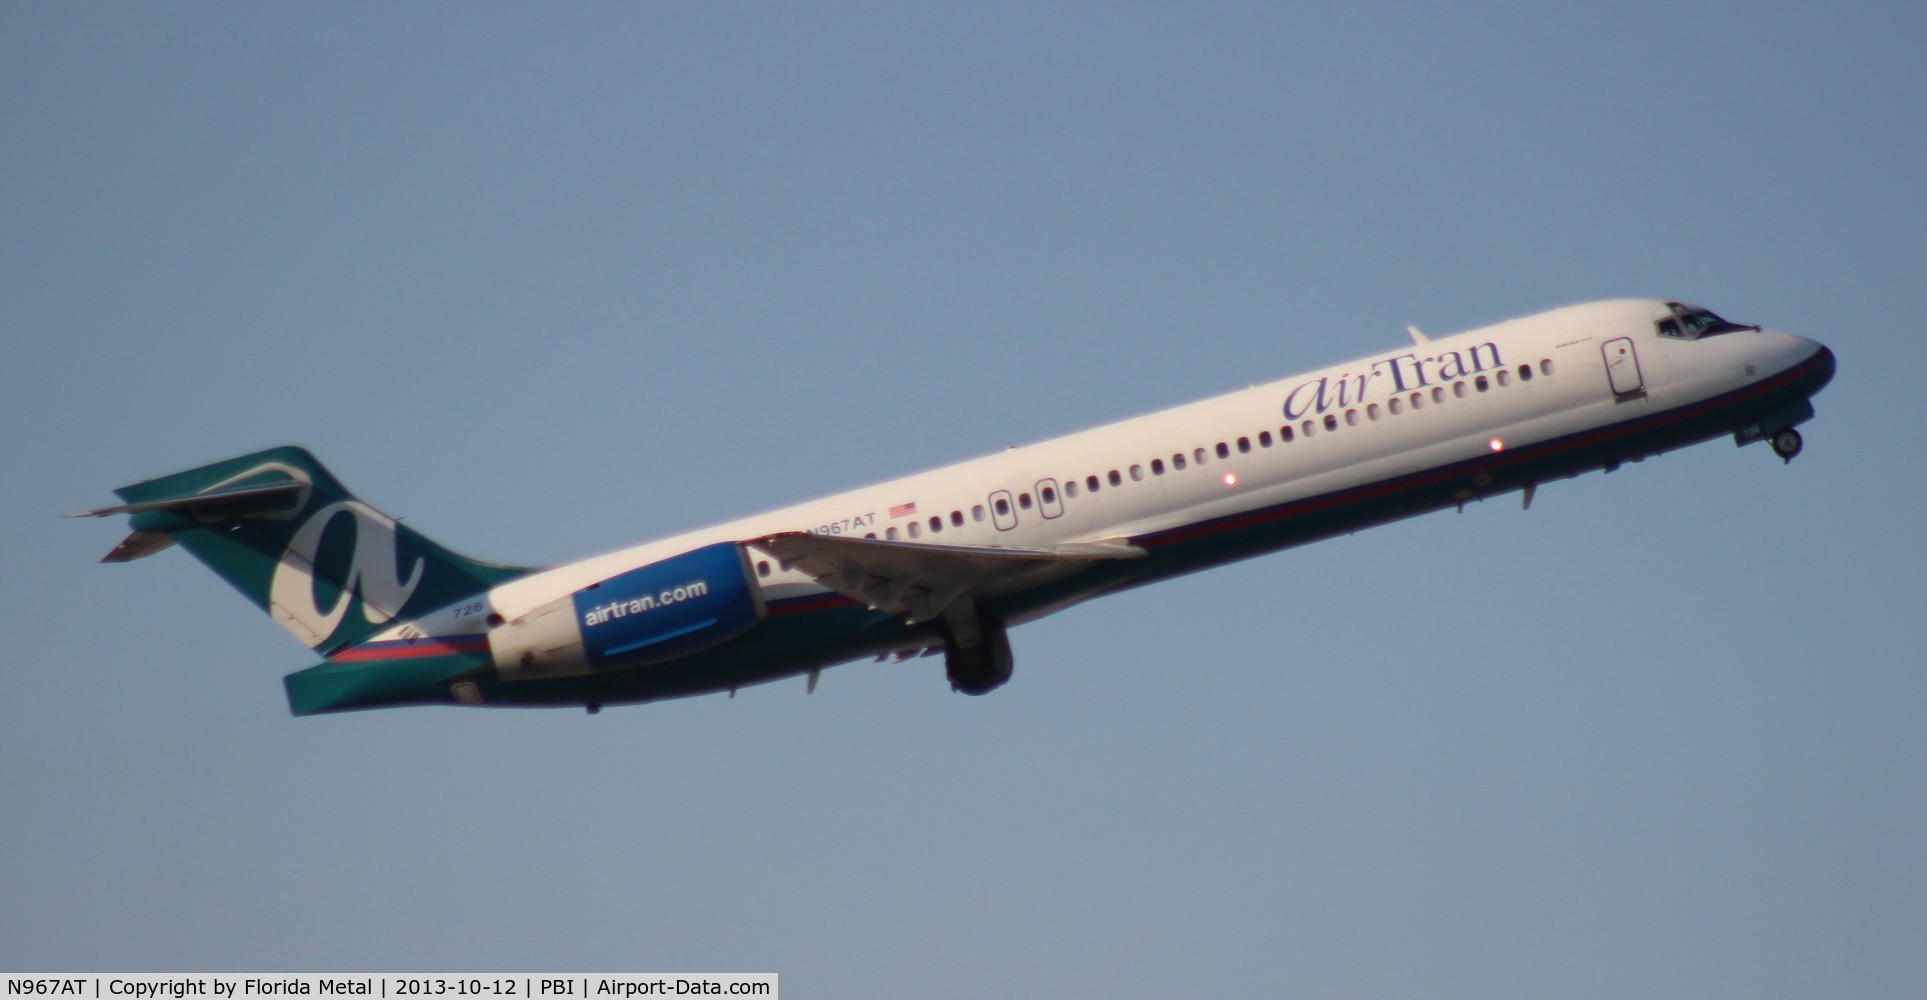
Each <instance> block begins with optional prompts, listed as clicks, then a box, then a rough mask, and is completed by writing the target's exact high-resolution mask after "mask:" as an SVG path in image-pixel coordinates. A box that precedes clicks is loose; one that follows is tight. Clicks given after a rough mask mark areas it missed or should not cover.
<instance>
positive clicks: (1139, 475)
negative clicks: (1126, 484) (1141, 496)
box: [1131, 465, 1144, 483]
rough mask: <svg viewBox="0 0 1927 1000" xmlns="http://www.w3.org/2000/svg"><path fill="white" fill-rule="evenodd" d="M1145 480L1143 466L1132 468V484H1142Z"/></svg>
mask: <svg viewBox="0 0 1927 1000" xmlns="http://www.w3.org/2000/svg"><path fill="white" fill-rule="evenodd" d="M1143 480H1144V466H1142V465H1133V466H1131V482H1134V483H1136V482H1142V481H1143Z"/></svg>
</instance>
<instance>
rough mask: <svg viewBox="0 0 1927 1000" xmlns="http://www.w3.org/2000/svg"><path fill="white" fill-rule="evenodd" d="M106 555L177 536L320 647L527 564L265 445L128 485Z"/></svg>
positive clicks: (351, 641) (139, 551)
mask: <svg viewBox="0 0 1927 1000" xmlns="http://www.w3.org/2000/svg"><path fill="white" fill-rule="evenodd" d="M114 493H115V495H116V496H119V497H120V498H121V499H122V500H124V501H126V502H125V503H124V504H122V505H121V506H118V507H106V508H102V509H100V510H94V511H88V512H87V514H88V515H92V516H95V517H104V516H107V515H109V514H129V515H131V521H130V526H131V527H132V528H133V529H134V533H133V534H131V535H129V536H128V538H127V540H126V541H123V542H122V543H121V544H120V545H119V546H118V547H116V548H115V549H114V551H113V552H111V553H109V554H108V556H107V559H106V561H108V562H124V561H127V560H129V559H138V558H140V557H141V556H145V555H151V554H152V553H155V552H158V551H160V550H161V549H164V548H166V547H167V546H169V545H171V544H175V543H179V544H180V545H181V547H182V548H185V549H187V550H188V551H189V552H190V553H192V554H193V555H194V557H195V558H197V559H199V560H201V562H203V563H206V564H207V566H208V568H210V569H212V570H214V572H216V573H219V574H220V575H221V577H222V579H225V580H226V581H227V582H228V583H229V584H231V585H233V586H234V588H235V589H236V590H239V591H240V592H241V593H243V594H245V595H247V598H248V600H250V601H253V602H254V604H255V606H256V607H259V608H260V609H261V610H263V611H266V612H267V613H269V614H270V615H272V616H274V619H275V620H276V621H277V622H280V623H281V626H282V627H283V628H285V629H287V630H288V631H289V632H290V633H292V634H293V635H294V637H295V638H297V639H300V640H301V641H302V642H303V643H305V644H306V645H307V646H309V647H310V648H312V649H315V650H318V651H320V652H321V653H322V654H323V655H324V656H327V655H333V654H334V653H335V652H337V651H339V650H342V649H345V648H347V647H349V646H353V645H356V644H358V643H360V642H361V641H363V640H364V639H367V638H368V637H369V636H371V635H374V634H375V633H376V632H377V631H379V630H380V629H382V628H384V627H386V626H387V625H388V623H390V622H392V621H396V620H407V619H409V618H414V617H417V616H419V615H422V614H424V613H427V612H429V611H433V610H435V609H436V608H440V607H444V606H446V605H448V604H452V603H454V602H455V601H458V600H460V599H462V598H464V597H468V596H471V595H474V594H478V593H481V592H482V591H484V590H487V589H488V588H490V587H492V586H494V585H495V584H498V583H501V582H503V581H505V580H510V579H513V578H515V577H518V576H521V575H523V574H525V573H527V572H529V570H527V569H524V568H520V567H514V566H499V565H496V564H493V563H485V562H477V561H476V560H473V559H468V558H465V557H463V556H459V555H456V554H455V553H453V552H450V551H449V550H447V549H445V548H442V547H441V546H440V545H437V544H435V543H434V542H432V541H429V540H428V539H427V538H425V537H423V536H422V535H421V534H420V533H418V532H416V531H415V530H414V529H412V528H408V527H405V526H403V525H402V524H401V523H400V522H398V521H396V520H395V519H394V518H391V517H389V516H388V515H386V514H383V513H382V512H380V511H378V510H376V509H374V508H373V507H370V506H368V505H367V504H365V503H362V502H361V501H360V500H357V499H355V497H354V495H353V494H351V493H349V492H348V491H347V490H346V489H345V488H343V487H342V485H341V483H340V482H339V481H338V480H336V479H335V477H334V476H332V475H330V474H329V473H328V470H327V469H324V468H322V466H321V463H320V462H317V461H315V458H314V456H313V455H310V454H308V452H307V450H306V449H303V448H297V447H292V446H289V447H282V448H270V449H268V450H267V451H258V452H255V453H254V454H251V455H243V456H241V457H239V458H231V459H228V460H226V461H222V462H215V463H213V464H211V465H204V466H201V467H200V468H198V469H189V470H187V471H186V472H177V473H174V474H173V475H170V476H162V477H160V478H159V479H150V480H148V481H146V482H142V483H135V484H133V485H132V486H123V487H121V488H120V489H118V490H115V491H114Z"/></svg>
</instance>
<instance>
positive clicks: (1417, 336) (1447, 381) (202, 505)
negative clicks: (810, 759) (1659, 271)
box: [72, 299, 1835, 716]
mask: <svg viewBox="0 0 1927 1000" xmlns="http://www.w3.org/2000/svg"><path fill="white" fill-rule="evenodd" d="M1408 330H1409V332H1410V334H1411V338H1412V344H1411V345H1410V346H1407V347H1399V348H1393V349H1391V350H1387V351H1383V352H1380V353H1378V354H1373V355H1367V356H1365V357H1362V358H1358V359H1355V360H1352V361H1348V362H1345V363H1344V364H1340V365H1335V366H1331V367H1327V368H1323V369H1319V370H1316V371H1310V372H1306V373H1304V374H1300V375H1295V376H1292V377H1290V378H1286V379H1282V380H1279V381H1275V382H1269V383H1266V384H1264V385H1258V386H1254V387H1252V388H1249V389H1245V390H1242V391H1237V392H1231V393H1228V394H1225V395H1221V396H1217V397H1215V398H1211V399H1206V400H1203V401H1201V402H1196V403H1191V404H1188V405H1184V406H1178V407H1175V408H1171V409H1166V410H1161V411H1159V412H1156V413H1151V414H1148V415H1145V416H1140V417H1136V418H1133V419H1129V420H1124V421H1121V422H1118V423H1112V424H1108V425H1105V426H1101V427H1096V428H1093V429H1090V430H1085V431H1081V432H1078V433H1074V434H1069V435H1066V436H1063V437H1058V438H1054V439H1051V440H1047V441H1042V442H1039V443H1035V444H1030V445H1025V446H1022V447H1017V446H1012V447H1011V448H1009V449H1007V450H1005V451H1001V452H998V453H996V454H992V455H987V456H984V457H981V458H977V459H973V460H970V461H966V462H962V463H959V464H955V465H949V466H945V467H942V468H938V469H933V470H930V471H927V472H922V473H918V474H916V475H911V476H905V477H903V478H899V479H893V480H890V481H887V482H881V483H877V484H875V485H872V486H865V487H862V488H860V489H855V490H851V491H848V492H845V493H840V494H837V495H834V496H829V497H824V498H822V499H819V500H814V501H811V502H808V503H804V504H799V505H797V506H793V507H786V508H784V509H781V510H776V511H771V512H769V513H766V514H758V515H755V516H752V517H745V518H741V519H739V520H734V521H730V522H728V523H725V524H719V525H715V526H712V527H708V528H703V529H701V530H697V531H691V532H688V533H685V534H681V535H676V536H674V537H670V538H664V539H661V540H659V541H653V542H647V543H644V544H641V545H637V546H634V547H631V548H625V549H620V550H617V551H614V552H609V553H607V554H604V555H598V556H594V557H591V558H587V559H583V560H580V561H577V562H570V563H565V564H562V565H558V566H554V567H550V568H546V569H537V568H529V567H519V566H504V565H497V564H494V563H487V562H480V561H476V560H473V559H468V558H465V557H463V556H460V555H457V554H455V553H454V552H451V551H449V550H448V549H446V548H443V547H442V546H440V545H437V544H436V543H434V542H432V541H430V540H429V539H428V538H426V537H424V536H423V535H421V534H419V533H418V532H416V531H415V530H414V528H413V527H411V526H408V525H404V524H402V523H400V522H399V521H397V520H396V519H394V518H392V517H389V516H388V515H386V514H383V513H381V512H380V511H378V510H376V509H375V508H373V507H371V506H369V505H367V504H366V503H364V502H362V501H361V500H359V499H357V498H356V497H355V496H354V495H353V494H351V493H349V492H348V491H347V489H345V488H344V487H343V486H342V485H341V483H340V482H338V481H337V480H336V479H335V478H334V476H332V475H331V474H330V473H329V472H328V471H327V470H326V469H324V468H323V467H322V466H321V464H320V463H319V462H317V461H316V460H315V459H314V457H313V456H312V455H310V454H309V453H308V452H307V451H306V450H304V449H301V448H299V447H293V446H287V447H279V448H272V449H268V450H266V451H259V452H255V453H253V454H250V455H243V456H240V457H238V458H231V459H228V460H226V461H221V462H215V463H213V464H210V465H205V466H201V467H199V468H196V469H191V470H188V471H185V472H179V473H175V474H173V475H167V476H162V477H160V478H158V479H150V480H147V481H144V482H139V483H135V484H133V485H131V486H125V487H122V488H120V489H118V490H115V491H114V492H115V494H116V495H117V496H118V497H119V498H120V499H121V500H122V501H123V502H122V503H120V504H118V505H115V506H111V507H103V508H100V509H97V510H90V511H86V512H84V513H81V514H76V515H72V516H75V517H90V516H91V517H106V516H109V515H119V514H126V515H129V517H130V527H131V528H132V529H133V530H132V533H131V534H130V535H128V536H127V538H126V540H124V541H122V542H121V543H120V544H119V545H118V546H117V547H116V548H115V549H114V550H113V551H112V552H110V553H109V554H108V555H107V556H106V558H105V559H104V560H103V561H104V562H126V561H129V560H133V559H138V558H141V557H144V556H148V555H152V554H154V553H155V552H158V551H161V550H162V549H165V548H167V547H168V546H170V545H173V544H175V543H178V544H180V545H181V546H182V547H183V548H185V549H186V550H187V551H188V552H189V553H191V554H192V555H194V556H195V557H196V558H198V559H200V560H201V561H202V562H203V563H205V564H206V565H207V566H208V567H209V568H211V569H212V570H214V571H215V572H216V573H218V574H220V576H221V577H223V578H224V579H226V580H227V581H228V583H229V584H231V585H232V586H234V587H235V588H236V589H238V590H240V591H241V592H242V593H243V594H245V595H246V596H247V597H248V598H249V599H250V600H251V601H253V602H254V603H255V605H257V606H258V607H260V608H261V609H262V610H264V611H266V612H268V614H270V615H271V616H273V618H274V620H275V621H277V622H279V623H280V624H281V626H282V627H283V628H285V629H287V630H288V631H289V632H290V633H292V634H293V635H294V636H295V637H296V638H297V639H299V640H301V642H302V643H304V644H305V645H306V646H308V647H309V648H310V649H312V650H314V651H315V652H316V653H318V654H319V655H320V656H321V657H322V658H323V662H321V663H320V664H318V665H316V666H313V667H309V668H307V669H304V670H299V671H296V672H294V673H291V674H288V675H287V676H286V677H285V678H284V679H283V680H284V684H285V687H286V690H287V697H288V704H289V708H290V710H291V711H292V712H293V714H295V715H297V716H305V715H316V714H322V713H330V712H341V711H349V710H359V709H372V708H382V707H390V706H402V705H485V706H573V707H583V708H586V709H587V710H588V711H589V712H591V713H594V712H597V711H600V710H601V708H602V707H603V706H604V705H610V704H633V703H641V702H650V701H656V700H660V699H666V698H676V697H684V696H691V695H700V694H708V693H719V692H723V691H728V692H729V694H730V696H731V697H734V695H735V693H736V691H737V690H738V689H740V688H743V687H746V686H749V685H753V684H760V683H765V682H769V681H774V680H778V679H782V678H788V677H796V676H807V678H808V690H809V691H811V692H814V691H815V689H816V685H817V680H818V677H819V676H820V674H821V671H822V670H823V669H824V668H826V667H829V666H832V665H835V664H839V663H843V662H847V661H852V660H856V659H861V658H864V657H872V656H873V657H876V658H877V659H878V660H889V659H894V660H897V661H902V660H906V659H909V658H912V657H917V656H933V657H934V656H937V655H941V656H942V658H943V663H944V671H945V675H946V677H947V679H948V680H949V682H950V686H951V688H952V689H953V690H955V691H959V692H962V693H964V694H969V695H981V694H985V693H987V692H989V691H991V690H994V689H996V688H998V687H1000V686H1002V685H1003V684H1004V683H1005V682H1007V681H1009V680H1010V678H1011V673H1012V665H1013V659H1012V654H1011V647H1010V638H1009V629H1010V627H1011V626H1014V625H1019V624H1023V623H1025V622H1029V621H1034V620H1036V619H1038V618H1042V617H1044V616H1045V615H1049V614H1053V613H1055V612H1058V611H1062V610H1064V609H1066V608H1069V607H1072V606H1074V605H1077V604H1079V603H1082V602H1084V601H1087V600H1090V599H1092V598H1094V597H1099V596H1102V595H1105V594H1109V593H1115V592H1117V591H1120V590H1125V589H1128V588H1132V587H1138V586H1142V585H1144V584H1148V583H1154V582H1157V581H1159V580H1164V579H1168V578H1170V577H1174V576H1178V575H1180V574H1186V573H1192V572H1196V571H1198V570H1202V569H1206V568H1209V567H1212V566H1217V565H1221V564H1224V563H1228V562H1232V561H1235V560H1240V559H1246V558H1250V557H1252V556H1256V555H1259V554H1262V553H1267V552H1274V551H1277V550H1280V549H1285V548H1289V547H1292V546H1297V545H1302V544H1305V543H1308V542H1314V541H1318V540H1320V539H1324V538H1330V537H1332V536H1334V535H1339V534H1345V533H1349V532H1354V531H1357V530H1359V529H1361V528H1366V527H1371V526H1374V525H1379V524H1384V523H1387V522H1391V521H1395V520H1399V519H1403V518H1408V517H1413V516H1416V515H1419V514H1424V513H1428V512H1432V511H1439V510H1443V509H1446V508H1454V507H1457V508H1460V509H1463V506H1464V505H1465V504H1466V503H1468V502H1473V501H1479V500H1484V499H1486V498H1489V497H1493V496H1495V495H1500V494H1506V493H1510V492H1513V491H1518V492H1520V493H1522V495H1523V500H1524V505H1525V507H1527V508H1528V509H1529V508H1530V507H1531V505H1532V500H1533V496H1534V494H1535V492H1536V491H1537V489H1538V487H1539V485H1540V484H1542V483H1546V482H1549V481H1553V480H1558V479H1566V478H1572V477H1575V476H1578V475H1580V474H1582V473H1585V472H1588V471H1591V470H1595V469H1603V470H1605V471H1608V472H1610V471H1612V470H1614V469H1616V468H1618V467H1619V466H1620V464H1621V463H1624V462H1628V461H1638V460H1640V459H1642V458H1644V457H1646V456H1649V455H1656V454H1659V453H1661V452H1666V451H1670V450H1673V449H1676V448H1681V447H1684V446H1686V445H1689V444H1696V443H1700V442H1704V441H1708V440H1712V439H1714V438H1718V437H1722V436H1727V435H1731V436H1732V437H1733V439H1734V441H1735V442H1736V443H1737V444H1739V445H1747V444H1750V443H1752V442H1755V441H1766V442H1767V443H1768V446H1769V447H1770V448H1771V449H1772V451H1773V452H1774V453H1775V454H1777V455H1778V456H1779V457H1780V458H1781V459H1783V460H1785V461H1788V462H1790V461H1792V459H1793V458H1794V456H1796V455H1798V454H1799V453H1800V451H1801V448H1802V439H1801V435H1800V432H1799V431H1798V430H1797V429H1796V428H1797V427H1798V425H1800V424H1802V423H1804V422H1806V421H1807V420H1809V419H1811V418H1812V417H1813V416H1814V410H1813V406H1812V403H1811V401H1810V397H1812V396H1813V395H1814V394H1815V393H1817V392H1819V391H1820V390H1821V389H1822V388H1823V387H1825V386H1826V384H1827V383H1828V382H1829V381H1830V380H1831V379H1832V377H1833V373H1834V367H1835V362H1834V356H1833V352H1832V351H1831V350H1829V349H1828V348H1826V347H1825V346H1823V345H1821V344H1819V343H1817V342H1815V341H1812V340H1808V339H1806V338H1803V337H1798V336H1795V335H1793V334H1790V333H1785V332H1780V331H1775V330H1767V329H1763V328H1761V327H1759V326H1750V325H1744V324H1739V323H1733V322H1729V321H1727V320H1726V319H1723V318H1721V317H1720V316H1718V315H1716V314H1714V313H1712V312H1710V311H1708V310H1706V309H1703V308H1700V307H1698V306H1694V305H1689V304H1686V303H1682V302H1673V301H1661V300H1649V299H1624V300H1614V301H1606V302H1594V303H1588V304H1584V305H1576V306H1569V307H1566V308H1563V309H1555V310H1552V311H1550V312H1544V313H1540V314H1537V315H1533V316H1528V317H1525V318H1521V319H1513V320H1509V321H1506V322H1503V323H1499V324H1496V325H1493V326H1488V327H1484V328H1480V329H1475V330H1471V331H1468V332H1465V333H1460V334H1457V335H1454V336H1448V337H1439V338H1432V337H1428V336H1427V335H1425V334H1424V333H1422V332H1421V331H1419V330H1418V329H1417V328H1416V327H1411V328H1408Z"/></svg>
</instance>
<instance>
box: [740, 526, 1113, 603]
mask: <svg viewBox="0 0 1927 1000" xmlns="http://www.w3.org/2000/svg"><path fill="white" fill-rule="evenodd" d="M744 544H747V545H750V546H752V547H754V548H757V549H761V550H762V551H764V552H767V553H769V554H770V555H772V556H775V557H776V558H777V560H779V561H780V562H782V563H785V564H787V565H789V566H792V567H794V568H796V569H800V570H802V571H803V572H804V573H807V574H809V576H810V577H811V578H812V579H814V580H815V581H816V582H818V583H820V584H822V585H823V586H825V587H828V588H830V589H831V590H834V591H836V592H837V593H839V594H842V595H844V596H845V597H848V598H850V599H852V600H855V601H859V602H862V603H863V604H865V605H867V606H869V607H872V608H879V609H881V610H884V611H888V612H890V613H891V614H898V615H902V616H904V618H905V619H907V620H909V621H910V622H913V623H914V622H923V621H929V620H931V619H933V618H936V617H937V616H938V615H941V614H943V609H944V608H946V607H948V606H950V604H951V602H953V601H955V600H957V599H958V598H960V597H971V598H984V597H996V596H998V595H1000V594H1008V593H1012V592H1015V591H1018V590H1023V589H1025V588H1027V587H1034V586H1037V585H1038V584H1042V583H1048V582H1050V581H1052V580H1057V579H1061V578H1063V577H1066V576H1070V575H1071V574H1072V573H1075V572H1078V571H1079V570H1082V569H1086V568H1089V567H1090V566H1092V565H1095V564H1097V563H1100V562H1109V561H1112V560H1118V559H1142V558H1144V556H1145V552H1144V550H1143V549H1140V548H1138V547H1137V546H1135V545H1130V544H1127V543H1124V542H1082V543H1076V544H1071V545H1055V546H1050V547H1048V548H1041V549H1004V548H988V547H981V546H974V545H926V544H923V543H921V542H889V541H882V540H880V539H874V538H856V537H854V536H850V535H813V534H809V533H807V532H801V531H789V532H784V533H782V534H779V535H766V536H764V537H762V538H752V539H749V540H748V541H747V542H745V543H744Z"/></svg>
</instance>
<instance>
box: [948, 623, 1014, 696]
mask: <svg viewBox="0 0 1927 1000" xmlns="http://www.w3.org/2000/svg"><path fill="white" fill-rule="evenodd" d="M978 627H979V629H980V633H979V637H978V641H977V643H976V644H975V645H972V646H968V647H965V646H963V645H962V644H960V643H959V642H957V641H956V639H955V638H952V639H951V640H950V641H949V642H947V643H945V645H944V651H943V665H944V673H945V674H947V675H948V676H949V678H950V690H952V691H956V692H958V693H959V694H967V695H973V696H975V695H986V694H989V693H990V692H992V691H995V690H997V689H998V688H1000V687H1003V686H1004V684H1005V683H1006V682H1008V681H1009V680H1010V673H1011V655H1010V636H1009V635H1008V634H1007V633H1006V632H1005V629H1004V624H1003V623H1002V622H999V621H996V620H994V619H988V618H984V619H979V620H978Z"/></svg>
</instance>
